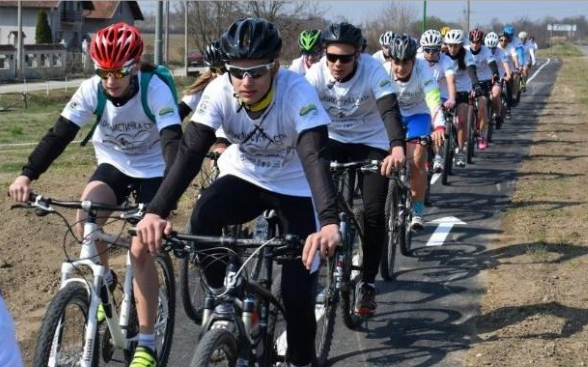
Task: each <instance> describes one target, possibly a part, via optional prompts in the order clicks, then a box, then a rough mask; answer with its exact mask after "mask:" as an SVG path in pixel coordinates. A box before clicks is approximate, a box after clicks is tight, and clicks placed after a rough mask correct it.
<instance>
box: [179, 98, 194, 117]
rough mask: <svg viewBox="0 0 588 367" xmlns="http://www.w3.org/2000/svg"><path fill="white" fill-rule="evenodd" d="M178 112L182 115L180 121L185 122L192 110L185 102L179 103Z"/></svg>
mask: <svg viewBox="0 0 588 367" xmlns="http://www.w3.org/2000/svg"><path fill="white" fill-rule="evenodd" d="M178 112H179V113H180V121H184V119H185V118H186V116H188V115H189V114H190V112H192V109H191V108H190V107H189V106H188V105H187V104H185V103H184V102H180V103H178Z"/></svg>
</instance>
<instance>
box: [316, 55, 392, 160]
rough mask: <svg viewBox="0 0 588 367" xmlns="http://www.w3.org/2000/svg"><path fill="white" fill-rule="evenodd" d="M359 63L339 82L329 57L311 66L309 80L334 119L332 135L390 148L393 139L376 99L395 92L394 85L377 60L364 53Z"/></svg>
mask: <svg viewBox="0 0 588 367" xmlns="http://www.w3.org/2000/svg"><path fill="white" fill-rule="evenodd" d="M357 62H358V65H357V70H356V71H355V75H354V76H353V77H352V78H351V79H350V80H348V81H346V82H345V83H339V82H336V81H335V79H334V78H333V77H332V76H331V72H330V71H329V68H328V67H327V59H326V57H323V58H322V59H321V61H319V62H318V63H316V64H314V65H313V66H312V67H311V68H310V70H309V71H308V73H306V79H308V81H309V82H310V84H312V85H313V86H314V87H315V88H316V90H317V91H318V95H319V98H320V101H321V102H322V105H323V107H324V108H325V110H326V111H327V112H328V114H329V116H330V117H331V120H332V121H333V123H332V124H331V125H330V126H329V138H331V139H333V140H337V141H339V142H342V143H354V144H364V145H368V146H370V147H373V148H378V149H383V150H386V151H387V150H388V149H389V148H390V140H389V139H388V134H387V133H386V127H385V126H384V122H383V121H382V118H381V117H380V112H379V111H378V107H377V105H376V100H378V99H380V98H382V97H383V96H385V95H388V94H392V93H394V87H393V85H392V83H391V81H390V79H389V78H388V74H386V70H384V68H383V67H382V65H381V64H380V63H379V62H378V61H377V60H376V59H374V58H373V57H371V56H369V55H364V54H360V56H359V59H358V61H357Z"/></svg>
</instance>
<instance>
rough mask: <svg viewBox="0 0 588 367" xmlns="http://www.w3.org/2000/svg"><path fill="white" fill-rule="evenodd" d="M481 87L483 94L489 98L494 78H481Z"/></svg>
mask: <svg viewBox="0 0 588 367" xmlns="http://www.w3.org/2000/svg"><path fill="white" fill-rule="evenodd" d="M480 88H482V95H483V96H484V97H486V98H489V97H490V93H491V92H492V80H480Z"/></svg>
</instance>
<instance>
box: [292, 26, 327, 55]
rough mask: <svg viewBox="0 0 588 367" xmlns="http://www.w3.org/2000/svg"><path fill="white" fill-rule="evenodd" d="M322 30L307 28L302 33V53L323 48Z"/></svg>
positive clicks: (300, 42) (299, 39) (300, 38)
mask: <svg viewBox="0 0 588 367" xmlns="http://www.w3.org/2000/svg"><path fill="white" fill-rule="evenodd" d="M321 36H322V32H321V31H319V30H318V29H311V30H305V31H302V33H300V37H299V38H298V46H299V47H300V52H301V53H311V52H313V51H315V50H317V49H320V48H322V42H321V39H322V37H321Z"/></svg>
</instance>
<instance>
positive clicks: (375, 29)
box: [361, 1, 420, 52]
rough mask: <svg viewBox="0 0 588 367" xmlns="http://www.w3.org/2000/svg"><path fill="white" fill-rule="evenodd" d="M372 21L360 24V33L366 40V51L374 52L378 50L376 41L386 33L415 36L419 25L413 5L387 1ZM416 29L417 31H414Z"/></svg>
mask: <svg viewBox="0 0 588 367" xmlns="http://www.w3.org/2000/svg"><path fill="white" fill-rule="evenodd" d="M378 14H379V15H378V16H377V17H375V18H372V19H373V20H365V21H364V22H362V24H361V29H362V33H363V34H364V37H366V39H367V40H368V49H369V51H370V52H374V51H376V50H377V49H379V43H378V40H379V38H380V35H381V34H382V33H384V32H386V31H394V32H396V33H409V34H412V35H413V36H416V33H417V32H418V31H419V30H418V27H419V26H420V23H418V22H417V19H418V18H417V14H418V11H417V9H416V7H415V5H414V4H413V3H410V2H399V1H388V2H387V3H386V4H385V5H384V6H383V8H382V9H381V10H380V11H379V13H378ZM415 28H417V29H415Z"/></svg>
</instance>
